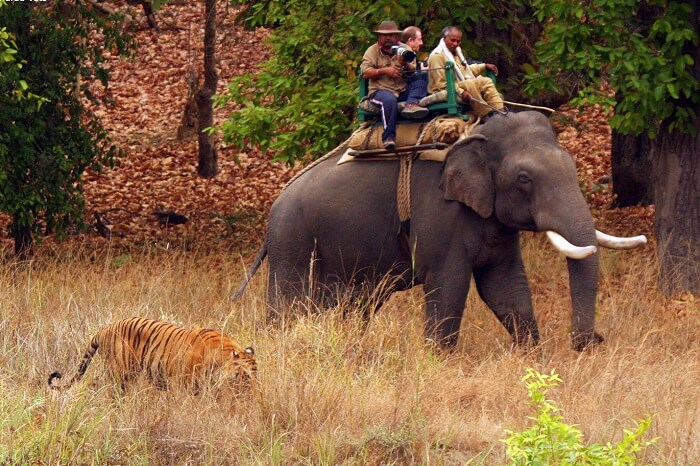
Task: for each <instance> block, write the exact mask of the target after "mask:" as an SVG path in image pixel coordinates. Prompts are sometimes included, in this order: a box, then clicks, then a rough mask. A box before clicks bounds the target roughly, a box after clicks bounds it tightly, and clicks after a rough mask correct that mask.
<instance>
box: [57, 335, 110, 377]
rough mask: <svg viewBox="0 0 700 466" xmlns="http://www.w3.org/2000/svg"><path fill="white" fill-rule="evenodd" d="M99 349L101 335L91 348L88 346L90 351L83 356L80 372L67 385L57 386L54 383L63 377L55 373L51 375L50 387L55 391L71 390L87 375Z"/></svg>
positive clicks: (96, 336) (92, 343)
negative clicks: (71, 387)
mask: <svg viewBox="0 0 700 466" xmlns="http://www.w3.org/2000/svg"><path fill="white" fill-rule="evenodd" d="M99 347H100V340H99V334H97V335H95V337H94V338H93V339H92V341H91V342H90V346H88V349H87V350H86V351H85V354H84V355H83V360H82V362H81V363H80V367H78V372H77V373H76V374H75V375H74V376H73V378H72V379H70V381H69V382H68V383H66V384H65V385H57V384H56V383H54V382H55V381H57V380H58V379H61V378H63V375H62V374H61V373H60V372H54V373H52V374H51V375H49V387H51V388H52V389H54V390H65V389H66V388H69V387H70V386H71V385H73V384H74V383H75V382H77V381H78V380H80V379H81V378H82V377H83V375H85V371H86V370H87V368H88V366H89V365H90V361H92V357H93V356H94V355H95V353H96V352H97V350H98V348H99Z"/></svg>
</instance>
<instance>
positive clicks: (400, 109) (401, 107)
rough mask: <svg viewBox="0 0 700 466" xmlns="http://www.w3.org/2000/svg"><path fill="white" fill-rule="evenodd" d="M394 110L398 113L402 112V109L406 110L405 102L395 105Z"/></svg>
mask: <svg viewBox="0 0 700 466" xmlns="http://www.w3.org/2000/svg"><path fill="white" fill-rule="evenodd" d="M396 108H398V109H399V112H403V109H404V108H406V102H399V103H398V104H396Z"/></svg>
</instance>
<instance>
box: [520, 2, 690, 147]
mask: <svg viewBox="0 0 700 466" xmlns="http://www.w3.org/2000/svg"><path fill="white" fill-rule="evenodd" d="M533 6H534V7H535V8H536V17H537V19H538V20H539V21H542V22H546V28H545V31H544V32H543V35H542V39H541V40H540V42H539V43H538V44H537V56H538V58H539V60H540V63H539V68H538V69H537V70H534V69H533V70H532V72H531V73H530V74H529V75H528V76H527V85H526V90H527V91H528V92H529V93H530V94H536V93H538V92H541V91H543V90H554V89H556V88H557V87H558V86H559V85H560V83H562V82H564V81H566V82H569V83H570V82H576V83H577V84H578V86H579V94H578V97H577V98H576V99H575V100H574V101H573V102H572V103H573V104H574V105H583V104H587V103H588V104H602V105H604V106H607V107H610V108H612V107H614V108H615V115H614V116H613V117H612V119H611V121H610V124H611V126H612V127H613V128H615V129H618V130H620V131H621V132H623V133H627V134H640V133H642V132H644V131H646V132H647V133H648V134H649V136H650V137H652V138H653V137H655V136H656V133H657V131H658V129H657V124H656V123H657V122H660V121H663V120H668V121H669V122H670V125H669V130H671V131H672V130H674V129H676V128H678V129H681V130H683V131H692V128H693V126H694V124H695V121H696V120H697V118H698V114H697V109H698V108H700V76H698V75H697V74H695V75H694V74H693V66H695V61H696V60H697V59H698V57H700V55H699V54H698V53H697V47H698V42H699V41H698V33H699V31H698V30H696V29H694V27H697V25H695V26H694V24H693V23H692V7H691V6H690V4H689V3H688V2H678V1H672V2H658V1H653V0H652V1H644V2H639V1H634V0H594V1H591V2H586V3H581V2H578V1H575V0H562V1H557V2H551V1H546V0H533ZM604 84H609V85H610V87H611V88H612V89H613V90H614V91H615V92H617V93H618V96H619V97H620V100H619V102H617V103H616V102H615V98H614V97H613V96H611V95H610V93H609V91H607V90H606V88H605V87H604Z"/></svg>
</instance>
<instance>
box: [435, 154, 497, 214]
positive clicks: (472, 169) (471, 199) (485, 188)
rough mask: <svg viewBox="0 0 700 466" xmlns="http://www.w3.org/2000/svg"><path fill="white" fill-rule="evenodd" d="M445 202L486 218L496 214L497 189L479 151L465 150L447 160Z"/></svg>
mask: <svg viewBox="0 0 700 466" xmlns="http://www.w3.org/2000/svg"><path fill="white" fill-rule="evenodd" d="M443 186H444V188H445V199H447V200H449V201H459V202H461V203H462V204H465V205H467V206H469V207H471V208H472V210H474V212H476V213H477V214H479V215H480V216H482V217H483V218H488V217H490V216H491V214H492V213H493V204H494V199H495V190H494V186H493V180H492V179H491V172H490V171H489V169H488V167H487V166H486V162H485V161H484V160H483V158H482V157H481V155H480V154H479V153H478V151H476V150H470V149H467V150H465V149H462V150H461V151H459V153H453V154H451V155H450V156H449V157H448V158H447V162H446V163H445V171H444V174H443Z"/></svg>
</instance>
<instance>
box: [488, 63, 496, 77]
mask: <svg viewBox="0 0 700 466" xmlns="http://www.w3.org/2000/svg"><path fill="white" fill-rule="evenodd" d="M486 69H487V70H490V71H493V72H494V74H495V75H496V76H498V67H497V66H496V65H494V64H493V63H487V64H486Z"/></svg>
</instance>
